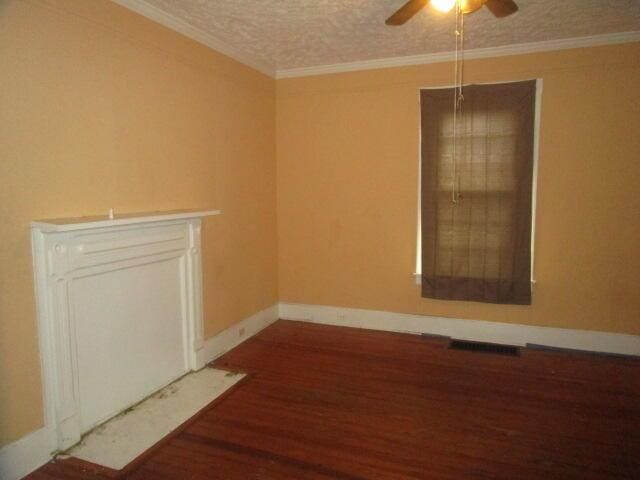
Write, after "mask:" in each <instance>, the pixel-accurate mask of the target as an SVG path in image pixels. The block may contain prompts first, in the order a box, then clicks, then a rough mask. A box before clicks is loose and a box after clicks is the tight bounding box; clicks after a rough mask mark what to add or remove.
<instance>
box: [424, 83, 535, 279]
mask: <svg viewBox="0 0 640 480" xmlns="http://www.w3.org/2000/svg"><path fill="white" fill-rule="evenodd" d="M533 80H535V81H536V100H535V111H534V123H533V176H532V182H531V183H532V185H531V247H530V248H531V285H535V284H536V278H535V275H534V268H533V266H534V262H533V261H534V243H535V242H534V241H535V234H536V206H537V202H536V200H537V195H538V163H539V154H540V121H541V118H542V117H541V115H542V113H541V112H542V87H543V79H542V78H535V79H533ZM519 81H522V80H519ZM506 83H511V82H510V81H503V82H489V83H465V84H464V85H463V87H466V86H468V85H502V84H506ZM444 88H454V86H453V85H445V86H435V87H422V88H420V90H418V105H419V107H418V113H419V117H420V118H418V218H417V228H416V237H417V238H416V264H415V271H414V272H413V277H414V280H415V282H416V285H422V216H421V215H420V210H421V208H422V103H421V101H420V92H421V91H422V90H439V89H444Z"/></svg>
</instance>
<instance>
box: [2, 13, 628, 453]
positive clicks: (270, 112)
mask: <svg viewBox="0 0 640 480" xmlns="http://www.w3.org/2000/svg"><path fill="white" fill-rule="evenodd" d="M0 72H2V77H1V82H0V221H1V224H0V225H1V226H0V445H3V444H6V443H9V442H11V441H13V440H16V439H17V438H19V437H21V436H22V435H24V434H26V433H28V432H29V431H31V430H34V429H36V428H38V427H39V426H40V425H42V401H41V386H40V385H41V382H40V371H39V360H38V346H37V332H36V320H35V307H34V298H33V282H32V273H31V255H30V245H29V231H28V225H29V221H30V220H32V219H35V218H46V217H64V216H77V215H89V214H96V213H100V212H106V211H107V210H108V209H109V208H110V207H114V208H115V210H116V211H117V212H133V211H145V210H170V209H176V208H200V207H203V208H220V209H222V210H223V212H224V213H223V215H222V216H220V217H215V218H210V219H206V220H205V222H204V231H203V254H204V298H205V330H206V331H205V336H207V337H210V336H212V335H214V334H215V333H216V332H218V331H220V330H222V329H224V328H226V327H227V326H229V325H231V324H233V323H235V322H237V321H239V320H240V319H243V318H246V317H247V316H249V315H251V314H252V313H254V312H256V311H258V310H261V309H263V308H265V307H267V306H269V305H271V304H273V303H274V302H276V301H277V300H278V294H279V298H280V300H282V301H287V302H301V303H311V304H325V305H337V306H347V307H360V308H367V309H376V310H388V311H394V312H406V313H419V314H426V315H442V316H451V317H459V318H471V319H484V320H493V321H502V322H513V323H524V324H533V325H550V326H559V327H569V328H579V329H596V330H604V331H612V332H627V333H635V334H640V322H639V321H638V318H639V315H638V314H639V313H640V295H638V288H637V286H638V282H637V275H638V273H637V272H639V271H640V255H638V251H639V247H640V215H639V214H638V212H640V195H638V194H637V188H638V187H637V186H638V185H640V160H639V159H640V135H638V132H640V115H639V114H638V112H639V111H640V104H639V100H638V97H637V96H636V95H635V93H636V90H637V86H638V85H640V45H638V44H633V45H623V46H614V47H599V48H592V49H582V50H573V51H564V52H555V53H545V54H536V55H527V56H518V57H503V58H496V59H491V60H475V61H469V62H467V66H466V75H467V77H466V80H467V81H472V82H491V81H507V80H519V79H526V78H534V77H542V78H544V96H543V107H542V111H543V113H542V128H541V142H540V170H539V184H540V187H539V194H538V222H537V235H536V245H535V247H536V259H535V271H536V277H537V280H538V284H537V286H536V288H535V291H534V299H533V305H532V306H531V307H523V306H495V305H486V304H478V303H464V302H444V301H436V300H426V299H422V298H420V294H419V289H418V287H417V286H416V285H415V284H414V281H413V277H412V272H413V268H414V259H415V236H416V232H415V228H416V207H417V158H418V119H419V117H418V113H419V112H418V107H419V106H418V89H419V88H420V87H421V86H435V85H447V84H450V83H451V78H452V65H451V64H438V65H426V66H418V67H404V68H394V69H385V70H378V71H364V72H355V73H346V74H338V75H327V76H321V77H309V78H301V79H286V80H280V81H278V82H277V86H276V82H275V81H274V80H273V79H270V78H268V77H266V76H264V75H262V74H260V73H257V72H256V71H254V70H252V69H250V68H248V67H245V66H242V65H240V64H238V63H237V62H235V61H233V60H231V59H229V58H227V57H225V56H223V55H220V54H217V53H215V52H213V51H212V50H210V49H208V48H206V47H204V46H202V45H199V44H197V43H195V42H193V41H191V40H188V39H186V38H184V37H182V36H180V35H178V34H176V33H174V32H172V31H170V30H168V29H165V28H163V27H161V26H159V25H157V24H155V23H153V22H151V21H148V20H146V19H144V18H142V17H140V16H138V15H136V14H134V13H132V12H130V11H128V10H126V9H124V8H121V7H119V6H117V5H115V4H112V3H110V2H108V1H106V0H92V1H86V0H8V1H4V2H0ZM276 88H277V92H276ZM276 99H277V100H276ZM276 151H277V161H278V165H277V169H276ZM276 170H277V178H276ZM276 187H277V199H276ZM276 200H277V201H276ZM276 206H277V209H276ZM276 213H277V215H278V216H279V218H278V221H277V222H276ZM276 225H277V228H276ZM278 288H279V290H278Z"/></svg>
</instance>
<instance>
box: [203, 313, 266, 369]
mask: <svg viewBox="0 0 640 480" xmlns="http://www.w3.org/2000/svg"><path fill="white" fill-rule="evenodd" d="M278 311H279V307H278V304H274V305H272V306H270V307H268V308H265V309H264V310H261V311H259V312H257V313H254V314H253V315H251V316H250V317H247V318H245V319H244V320H242V321H240V322H238V323H236V324H234V325H232V326H230V327H229V328H227V329H226V330H223V331H222V332H220V333H218V334H216V335H215V336H213V337H211V338H209V339H208V340H205V342H204V348H203V355H204V357H203V360H204V363H209V362H211V361H212V360H215V359H216V358H218V357H220V356H221V355H223V354H225V353H226V352H228V351H229V350H231V349H232V348H234V347H236V346H238V345H240V344H241V343H242V342H244V341H245V340H247V339H248V338H250V337H252V336H253V335H255V334H256V333H258V332H259V331H260V330H262V329H263V328H266V327H268V326H269V325H271V324H272V323H274V322H275V321H276V320H278Z"/></svg>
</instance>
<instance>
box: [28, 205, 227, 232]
mask: <svg viewBox="0 0 640 480" xmlns="http://www.w3.org/2000/svg"><path fill="white" fill-rule="evenodd" d="M220 213H221V212H220V210H170V211H164V212H139V213H125V214H116V215H114V217H113V218H109V216H108V215H98V216H93V217H76V218H51V219H45V220H34V221H32V222H31V228H33V229H38V230H40V231H42V232H47V233H48V232H71V231H75V230H87V229H91V228H103V227H116V226H121V225H133V224H138V223H151V222H163V221H168V220H185V219H189V218H202V217H209V216H212V215H220Z"/></svg>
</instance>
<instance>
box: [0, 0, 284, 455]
mask: <svg viewBox="0 0 640 480" xmlns="http://www.w3.org/2000/svg"><path fill="white" fill-rule="evenodd" d="M0 72H2V73H1V78H0V445H2V444H6V443H9V442H11V441H13V440H15V439H17V438H19V437H21V436H22V435H24V434H26V433H28V432H29V431H31V430H34V429H36V428H38V427H39V426H41V425H42V401H41V381H40V369H39V359H38V346H37V330H36V319H35V306H34V298H33V282H32V273H31V255H30V239H29V222H30V221H31V220H32V219H36V218H47V217H65V216H78V215H89V214H97V213H103V212H107V210H108V209H109V208H110V207H114V208H115V210H116V212H134V211H147V210H170V209H176V208H200V207H204V208H220V209H221V210H222V211H223V215H221V216H219V217H214V218H209V219H206V220H205V221H204V225H203V256H204V260H203V262H204V265H203V267H204V272H203V275H204V298H205V312H204V313H205V325H206V326H205V336H207V337H209V336H211V335H213V334H214V333H216V332H217V331H219V330H222V329H224V328H225V327H227V326H229V325H230V324H232V323H234V322H236V321H238V320H240V319H242V318H245V317H247V316H249V315H251V314H252V313H255V312H256V311H258V310H261V309H263V308H265V307H267V306H269V305H272V304H273V303H274V302H276V301H277V274H276V268H277V261H276V258H277V253H276V217H275V215H276V197H275V195H276V192H275V184H276V178H275V125H274V117H275V81H274V80H273V79H270V78H268V77H266V76H264V75H262V74H259V73H257V72H255V71H254V70H252V69H249V68H247V67H245V66H242V65H240V64H238V63H237V62H234V61H232V60H230V59H228V58H227V57H224V56H222V55H220V54H217V53H215V52H213V51H212V50H210V49H208V48H206V47H204V46H202V45H200V44H197V43H195V42H193V41H191V40H188V39H186V38H184V37H181V36H180V35H178V34H176V33H174V32H172V31H170V30H168V29H165V28H163V27H161V26H159V25H157V24H155V23H153V22H151V21H148V20H145V19H144V18H142V17H140V16H138V15H136V14H134V13H132V12H130V11H128V10H126V9H124V8H121V7H119V6H117V5H115V4H112V3H111V2H108V1H98V0H91V1H86V0H69V1H63V0H9V1H2V2H0Z"/></svg>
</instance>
